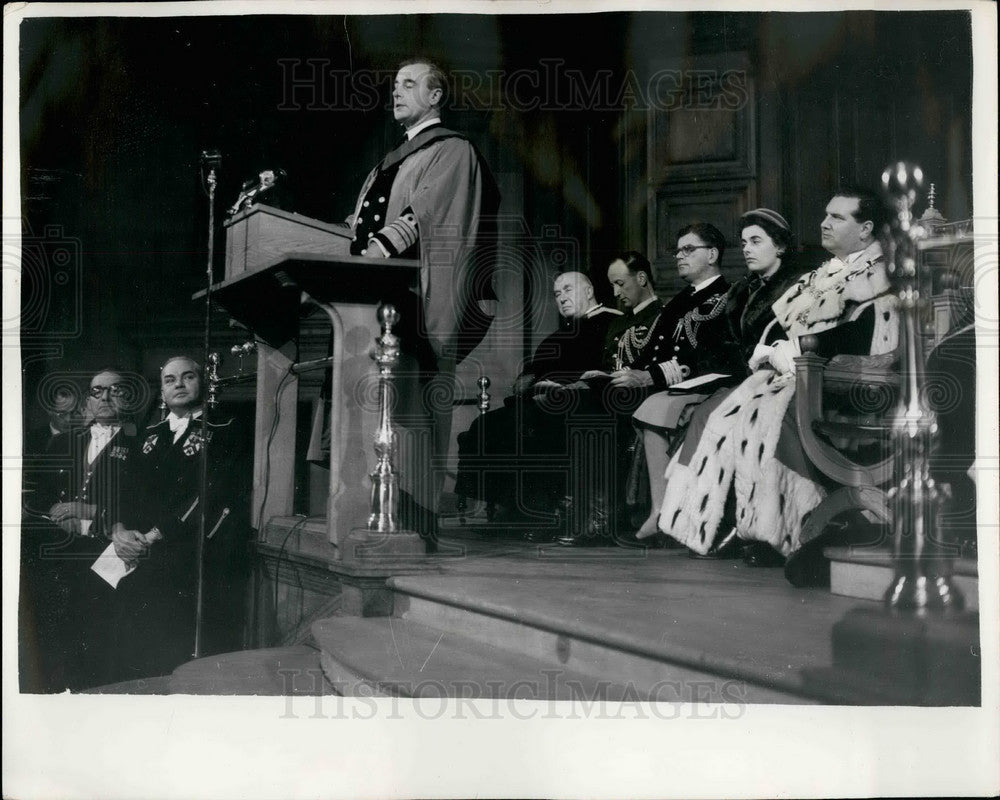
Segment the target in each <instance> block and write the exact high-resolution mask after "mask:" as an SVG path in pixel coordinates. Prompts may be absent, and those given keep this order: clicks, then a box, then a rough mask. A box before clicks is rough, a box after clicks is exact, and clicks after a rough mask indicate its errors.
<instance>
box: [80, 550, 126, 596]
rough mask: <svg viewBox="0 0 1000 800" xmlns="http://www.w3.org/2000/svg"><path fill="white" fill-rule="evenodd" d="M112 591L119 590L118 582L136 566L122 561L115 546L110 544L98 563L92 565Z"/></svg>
mask: <svg viewBox="0 0 1000 800" xmlns="http://www.w3.org/2000/svg"><path fill="white" fill-rule="evenodd" d="M90 568H91V569H92V570H93V571H94V572H96V573H97V574H98V575H99V576H100V577H101V578H102V579H103V580H104V581H105V582H106V583H108V584H109V585H110V586H111V588H112V589H117V588H118V582H119V581H120V580H121V579H122V578H124V577H125V576H126V575H128V574H129V573H130V572H131V571H132V570H134V569H135V565H134V564H133V565H131V566H130V565H128V564H126V563H125V562H124V561H122V560H121V559H120V558H119V557H118V554H117V553H116V552H115V546H114V545H113V544H109V545H108V546H107V547H106V548H105V550H104V552H103V553H101V554H100V555H99V556H98V557H97V561H95V562H94V563H93V564H91V565H90Z"/></svg>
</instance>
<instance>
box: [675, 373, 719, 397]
mask: <svg viewBox="0 0 1000 800" xmlns="http://www.w3.org/2000/svg"><path fill="white" fill-rule="evenodd" d="M730 377H732V376H731V375H725V374H723V373H721V372H710V373H708V375H699V376H698V377H697V378H689V379H688V380H686V381H681V382H680V383H675V384H672V385H671V386H670V387H669V388H670V390H671V391H674V390H676V391H679V392H687V391H691V390H692V389H700V388H703V387H705V386H708V385H709V384H710V383H715V381H720V380H724V379H726V378H730Z"/></svg>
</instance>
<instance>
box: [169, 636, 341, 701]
mask: <svg viewBox="0 0 1000 800" xmlns="http://www.w3.org/2000/svg"><path fill="white" fill-rule="evenodd" d="M167 690H168V693H169V694H193V695H261V696H263V695H267V696H292V695H294V696H313V695H324V694H332V691H331V690H330V687H329V686H327V685H326V684H325V682H324V679H323V672H322V669H321V668H320V661H319V651H317V650H316V648H315V647H310V646H308V645H297V646H294V647H271V648H267V649H262V650H242V651H237V652H233V653H221V654H219V655H215V656H207V657H205V658H199V659H196V660H195V661H188V662H187V663H186V664H182V665H181V666H179V667H178V668H177V669H175V670H174V671H173V672H172V673H171V675H170V677H169V678H168V679H167Z"/></svg>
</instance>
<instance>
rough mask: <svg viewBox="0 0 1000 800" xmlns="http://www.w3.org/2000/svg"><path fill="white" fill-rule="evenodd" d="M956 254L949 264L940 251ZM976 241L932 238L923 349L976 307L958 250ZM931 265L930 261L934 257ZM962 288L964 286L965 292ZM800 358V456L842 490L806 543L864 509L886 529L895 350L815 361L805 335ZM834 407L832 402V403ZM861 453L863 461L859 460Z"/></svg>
mask: <svg viewBox="0 0 1000 800" xmlns="http://www.w3.org/2000/svg"><path fill="white" fill-rule="evenodd" d="M942 244H943V245H944V246H945V247H950V248H952V249H951V250H950V251H949V252H948V254H947V257H945V258H940V256H941V253H939V252H936V251H937V249H938V248H939V247H940V246H941V245H942ZM966 245H968V247H969V250H968V252H971V239H970V238H969V237H966V236H963V237H959V238H957V239H956V238H939V239H937V240H933V239H932V240H930V241H929V242H928V244H927V245H926V251H927V252H928V253H930V254H932V255H936V256H937V257H938V262H937V263H932V265H933V266H934V267H936V268H937V270H936V277H935V286H934V287H932V288H933V289H934V290H935V291H934V293H933V294H932V296H931V297H930V303H929V318H928V324H927V326H926V328H925V331H924V335H925V336H926V340H925V345H926V347H925V351H926V352H927V353H930V352H931V350H932V348H933V347H934V345H936V344H937V343H938V342H939V341H940V340H941V339H942V338H944V337H945V336H946V335H947V334H948V333H949V332H950V331H952V330H953V329H955V328H956V326H957V325H960V324H961V323H962V320H963V317H964V318H966V319H967V318H968V315H969V310H970V309H971V301H972V291H971V288H969V286H970V285H971V283H972V281H971V280H969V279H968V278H969V277H971V276H967V275H963V273H964V272H966V270H965V269H963V266H971V261H970V262H969V264H963V261H965V260H967V258H966V251H965V250H964V249H963V250H961V251H959V250H958V249H957V247H961V248H964V247H965V246H966ZM929 260H930V259H929ZM960 284H965V287H966V288H962V286H960ZM800 344H801V349H802V353H803V354H802V355H801V356H799V357H798V358H797V359H796V389H795V413H796V421H797V423H798V428H799V434H800V437H801V440H802V446H803V450H804V451H805V453H806V455H807V457H808V458H809V460H810V461H811V462H812V463H813V464H814V465H815V466H816V468H817V469H819V470H820V472H822V473H823V474H824V475H825V476H827V477H828V478H829V479H830V480H831V481H832V482H834V483H836V484H839V488H837V489H836V490H834V491H832V492H831V493H830V494H829V495H827V496H826V497H825V498H824V499H823V501H822V502H821V503H820V505H819V506H817V507H816V508H815V509H814V510H813V511H812V513H811V514H810V515H809V517H808V518H807V519H806V520H805V521H804V523H803V528H802V532H801V537H800V541H801V544H802V545H806V544H808V543H809V542H810V541H813V540H815V539H816V538H817V537H819V536H820V535H821V534H822V533H823V532H824V530H826V528H827V527H828V526H829V525H830V523H831V522H832V521H833V519H834V517H837V516H838V515H840V514H842V513H844V512H847V511H850V510H860V511H867V512H869V514H871V515H874V517H875V518H876V519H877V520H878V521H880V522H882V523H885V524H888V523H889V522H890V521H891V516H890V511H889V499H888V495H887V488H888V484H889V483H890V481H891V480H892V478H893V458H892V453H891V452H890V449H889V447H888V443H889V432H890V428H889V421H888V416H887V415H888V414H889V412H891V411H892V410H893V409H894V408H895V406H896V403H897V399H898V393H899V388H900V379H901V376H900V373H899V366H898V352H896V351H894V352H891V353H886V354H884V355H876V356H847V355H838V356H834V357H833V358H831V359H830V360H829V361H827V360H826V359H824V358H822V357H820V356H818V355H816V353H815V349H816V344H817V342H816V340H815V338H814V337H809V336H807V337H803V339H802V340H801V342H800ZM831 401H833V402H831ZM832 405H836V406H838V407H840V408H843V407H845V406H846V407H853V409H854V413H853V414H851V415H850V416H849V417H847V416H845V415H843V414H836V415H832V414H831V413H830V407H831V406H832ZM859 454H863V455H864V456H867V457H865V458H859V457H858V455H859Z"/></svg>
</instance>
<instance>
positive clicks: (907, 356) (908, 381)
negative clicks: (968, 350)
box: [882, 162, 963, 614]
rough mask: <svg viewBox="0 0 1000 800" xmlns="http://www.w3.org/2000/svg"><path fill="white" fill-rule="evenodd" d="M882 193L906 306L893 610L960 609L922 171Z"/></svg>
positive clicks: (896, 174) (892, 170)
mask: <svg viewBox="0 0 1000 800" xmlns="http://www.w3.org/2000/svg"><path fill="white" fill-rule="evenodd" d="M882 185H883V189H884V190H885V192H886V193H887V195H888V197H889V198H890V200H891V201H892V207H893V209H894V211H895V218H894V219H893V220H892V222H891V224H890V228H891V231H890V232H891V236H890V239H889V242H888V244H889V248H888V249H889V255H890V260H889V263H890V270H891V272H892V275H893V280H894V284H895V291H896V292H897V296H898V298H899V302H900V325H901V330H900V336H899V346H900V362H899V367H900V372H901V378H902V381H901V387H900V398H899V404H898V405H897V407H896V409H895V411H894V412H893V414H892V417H891V421H892V441H893V446H894V457H895V466H894V475H895V479H894V485H893V487H892V488H891V489H890V491H889V498H890V502H891V507H892V512H893V560H894V563H895V575H894V577H893V580H892V583H891V584H890V586H889V588H888V589H887V590H886V593H885V602H886V604H887V605H888V606H889V607H890V608H893V609H901V610H907V611H913V612H916V613H918V614H923V613H926V612H927V611H929V610H946V609H960V608H961V607H962V605H963V598H962V595H961V593H960V592H959V591H958V590H957V589H956V587H955V586H954V585H953V583H952V577H951V560H950V559H949V558H945V557H944V556H943V554H942V553H941V544H942V543H941V541H940V535H939V532H938V529H937V517H938V509H939V505H940V502H941V499H942V498H941V494H940V492H939V490H938V487H937V486H936V485H935V483H934V480H933V479H932V478H931V476H930V455H931V448H932V446H933V444H934V440H935V438H936V435H937V432H938V426H937V419H936V416H935V414H934V411H933V410H932V409H931V408H930V407H929V406H928V405H927V399H926V396H925V392H924V391H923V390H924V389H925V386H926V375H925V372H924V347H923V337H922V336H921V332H920V330H921V326H920V316H921V311H922V309H923V306H924V304H925V300H924V299H923V298H922V297H921V289H922V287H924V286H929V285H930V280H929V276H925V275H920V274H919V269H918V261H917V240H918V239H920V238H922V237H923V236H926V230H925V229H924V228H923V226H921V225H917V224H914V220H913V203H914V200H915V199H916V195H917V191H918V190H919V189H920V188H921V186H922V185H923V173H922V171H921V169H920V167H918V166H915V165H912V164H906V163H903V162H898V163H896V164H893V165H892V166H890V167H887V168H886V170H885V172H884V173H883V174H882Z"/></svg>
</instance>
